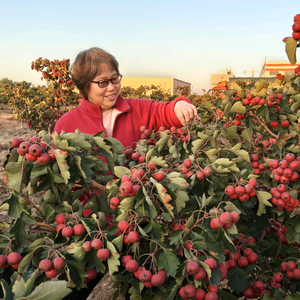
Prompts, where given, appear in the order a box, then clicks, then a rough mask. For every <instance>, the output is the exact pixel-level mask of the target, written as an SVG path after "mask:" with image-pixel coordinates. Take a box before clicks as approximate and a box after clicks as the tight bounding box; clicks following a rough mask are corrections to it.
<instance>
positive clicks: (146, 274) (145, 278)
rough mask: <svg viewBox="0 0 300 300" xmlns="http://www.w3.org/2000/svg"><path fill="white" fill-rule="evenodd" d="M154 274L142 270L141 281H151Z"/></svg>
mask: <svg viewBox="0 0 300 300" xmlns="http://www.w3.org/2000/svg"><path fill="white" fill-rule="evenodd" d="M151 277H152V273H151V272H150V271H149V270H142V271H141V272H140V275H139V281H142V282H145V281H151Z"/></svg>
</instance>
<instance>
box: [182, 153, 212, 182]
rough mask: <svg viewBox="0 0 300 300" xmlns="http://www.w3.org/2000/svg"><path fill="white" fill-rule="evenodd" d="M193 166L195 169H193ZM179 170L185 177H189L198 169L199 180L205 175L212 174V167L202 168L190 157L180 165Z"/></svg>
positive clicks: (197, 176)
mask: <svg viewBox="0 0 300 300" xmlns="http://www.w3.org/2000/svg"><path fill="white" fill-rule="evenodd" d="M192 167H193V170H192ZM179 170H180V173H181V174H184V175H185V178H188V177H190V176H192V175H193V174H194V172H193V171H196V170H198V171H196V178H197V179H198V180H203V179H204V178H205V177H209V176H210V175H211V174H212V169H211V167H208V166H206V167H204V168H203V169H202V168H200V167H199V166H198V165H195V164H193V163H192V161H191V160H190V159H189V158H186V159H185V160H184V161H183V163H182V164H181V165H180V166H179Z"/></svg>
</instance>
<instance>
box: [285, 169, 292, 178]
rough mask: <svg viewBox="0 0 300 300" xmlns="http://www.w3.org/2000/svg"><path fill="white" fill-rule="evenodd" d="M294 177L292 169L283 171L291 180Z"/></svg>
mask: <svg viewBox="0 0 300 300" xmlns="http://www.w3.org/2000/svg"><path fill="white" fill-rule="evenodd" d="M292 175H293V171H292V170H291V169H290V168H286V169H284V171H283V176H285V177H287V178H290V177H291V176H292Z"/></svg>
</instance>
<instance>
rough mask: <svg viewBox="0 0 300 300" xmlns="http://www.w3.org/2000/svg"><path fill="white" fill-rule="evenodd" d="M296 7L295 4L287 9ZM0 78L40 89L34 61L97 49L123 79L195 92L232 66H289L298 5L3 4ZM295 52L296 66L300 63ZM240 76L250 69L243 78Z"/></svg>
mask: <svg viewBox="0 0 300 300" xmlns="http://www.w3.org/2000/svg"><path fill="white" fill-rule="evenodd" d="M292 3H294V4H292ZM0 5H1V18H0V78H4V77H7V78H9V79H12V80H14V81H21V80H26V81H29V82H32V83H34V84H41V83H42V82H41V81H40V77H41V75H39V74H38V73H37V72H36V71H33V70H31V62H32V61H34V60H36V59H37V58H38V57H43V58H48V59H63V58H70V59H71V62H72V60H73V59H74V58H75V56H76V54H77V53H78V52H79V51H81V50H84V49H87V48H90V47H93V46H98V47H101V48H103V49H105V50H107V51H108V52H110V53H111V54H113V55H114V56H115V57H116V58H117V60H118V61H119V64H120V71H121V73H122V74H123V76H126V77H138V76H142V77H175V78H178V79H180V80H183V81H187V82H190V83H191V84H192V86H193V92H195V93H202V89H205V90H208V89H209V88H210V76H211V74H218V73H221V71H222V70H225V69H226V68H231V70H232V71H233V73H234V74H235V75H236V76H238V77H239V76H251V71H252V69H253V67H254V70H255V71H257V72H255V75H256V76H258V75H259V72H258V71H260V70H261V68H262V65H263V62H264V59H265V57H266V59H267V60H268V61H274V60H278V61H287V56H286V53H285V44H284V43H283V42H282V39H283V38H284V37H286V36H291V35H292V25H293V17H294V16H295V15H296V14H298V13H300V5H299V3H298V4H297V1H288V2H285V1H277V0H274V1H257V0H252V1H231V0H229V1H207V0H206V1H191V0H185V1H177V0H173V1H169V0H162V1H158V0H152V1H143V0H140V1H132V0H123V1H119V0H115V1H102V0H98V1H93V0H91V1H87V2H86V1H82V0H81V1H77V0H73V1H69V0H64V1H56V0H52V1H31V0H27V1H25V0H24V1H20V0H17V1H16V0H15V1H3V0H0ZM299 55H300V54H299V50H298V61H299V60H300V59H299ZM244 71H249V72H248V73H244Z"/></svg>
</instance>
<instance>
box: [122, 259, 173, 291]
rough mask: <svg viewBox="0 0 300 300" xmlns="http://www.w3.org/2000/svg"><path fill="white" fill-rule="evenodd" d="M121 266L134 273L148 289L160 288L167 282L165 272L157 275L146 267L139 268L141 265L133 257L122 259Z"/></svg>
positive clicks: (159, 272) (162, 271) (161, 271)
mask: <svg viewBox="0 0 300 300" xmlns="http://www.w3.org/2000/svg"><path fill="white" fill-rule="evenodd" d="M121 265H122V266H123V267H124V268H125V269H126V271H127V272H130V273H133V275H134V277H135V278H137V279H138V280H140V281H141V282H143V283H144V285H145V287H147V288H153V287H159V286H161V285H163V284H164V283H165V282H166V280H167V274H166V272H165V270H160V271H158V272H157V273H156V274H152V273H151V271H150V270H147V269H146V268H145V267H144V266H139V263H138V262H137V261H136V260H134V259H133V258H132V256H131V255H125V256H123V257H122V258H121Z"/></svg>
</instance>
